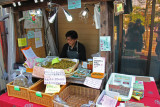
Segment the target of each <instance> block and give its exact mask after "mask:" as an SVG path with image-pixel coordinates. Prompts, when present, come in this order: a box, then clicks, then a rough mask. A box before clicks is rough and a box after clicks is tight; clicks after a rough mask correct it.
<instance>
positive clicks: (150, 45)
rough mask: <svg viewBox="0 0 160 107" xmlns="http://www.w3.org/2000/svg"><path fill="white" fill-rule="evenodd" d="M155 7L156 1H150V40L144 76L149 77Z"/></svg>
mask: <svg viewBox="0 0 160 107" xmlns="http://www.w3.org/2000/svg"><path fill="white" fill-rule="evenodd" d="M155 5H156V0H153V1H152V15H151V29H150V38H149V51H148V58H147V59H148V60H147V69H146V76H149V71H150V64H151V54H152V41H153V27H154V18H155Z"/></svg>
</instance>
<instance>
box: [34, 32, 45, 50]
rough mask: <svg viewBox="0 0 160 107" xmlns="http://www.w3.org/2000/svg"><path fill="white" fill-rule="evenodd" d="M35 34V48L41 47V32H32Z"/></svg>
mask: <svg viewBox="0 0 160 107" xmlns="http://www.w3.org/2000/svg"><path fill="white" fill-rule="evenodd" d="M34 34H35V44H36V48H39V47H42V46H43V43H42V32H41V31H38V32H34Z"/></svg>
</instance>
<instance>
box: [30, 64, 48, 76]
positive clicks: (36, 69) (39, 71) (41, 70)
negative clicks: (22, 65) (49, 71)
mask: <svg viewBox="0 0 160 107" xmlns="http://www.w3.org/2000/svg"><path fill="white" fill-rule="evenodd" d="M44 70H45V68H43V67H38V66H34V68H33V73H32V75H33V76H35V77H39V78H44Z"/></svg>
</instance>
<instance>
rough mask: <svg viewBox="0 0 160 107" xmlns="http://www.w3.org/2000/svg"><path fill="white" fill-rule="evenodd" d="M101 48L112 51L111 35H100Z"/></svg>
mask: <svg viewBox="0 0 160 107" xmlns="http://www.w3.org/2000/svg"><path fill="white" fill-rule="evenodd" d="M100 50H101V51H111V37H110V36H100Z"/></svg>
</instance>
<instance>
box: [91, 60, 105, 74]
mask: <svg viewBox="0 0 160 107" xmlns="http://www.w3.org/2000/svg"><path fill="white" fill-rule="evenodd" d="M93 72H100V73H105V58H104V57H93Z"/></svg>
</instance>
